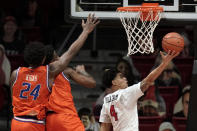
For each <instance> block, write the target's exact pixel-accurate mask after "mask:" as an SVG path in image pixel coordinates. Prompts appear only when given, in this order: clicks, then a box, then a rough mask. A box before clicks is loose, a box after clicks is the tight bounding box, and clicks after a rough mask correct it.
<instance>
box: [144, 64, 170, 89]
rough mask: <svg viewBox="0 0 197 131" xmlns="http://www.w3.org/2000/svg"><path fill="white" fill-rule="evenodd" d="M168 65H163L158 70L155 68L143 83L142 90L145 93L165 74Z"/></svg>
mask: <svg viewBox="0 0 197 131" xmlns="http://www.w3.org/2000/svg"><path fill="white" fill-rule="evenodd" d="M167 65H168V63H163V62H162V63H161V64H160V65H159V66H158V67H157V68H155V69H154V70H153V71H152V72H151V73H150V74H149V75H148V76H147V77H146V78H145V79H144V80H143V81H142V83H141V90H142V92H145V91H146V90H147V89H148V88H149V86H150V85H152V84H153V83H154V81H155V80H156V79H157V78H158V77H159V75H160V74H161V73H162V72H163V70H164V69H165V67H166V66H167Z"/></svg>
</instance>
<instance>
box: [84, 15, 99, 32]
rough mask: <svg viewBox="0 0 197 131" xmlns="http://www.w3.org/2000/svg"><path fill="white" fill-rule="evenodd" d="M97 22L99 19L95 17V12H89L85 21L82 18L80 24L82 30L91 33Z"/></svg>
mask: <svg viewBox="0 0 197 131" xmlns="http://www.w3.org/2000/svg"><path fill="white" fill-rule="evenodd" d="M98 23H100V21H99V20H98V18H96V17H95V14H89V15H88V18H87V20H86V22H85V21H84V20H82V24H81V25H82V28H83V31H87V32H88V33H91V32H92V31H93V30H94V28H95V27H96V25H97V24H98Z"/></svg>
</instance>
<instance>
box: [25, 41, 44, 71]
mask: <svg viewBox="0 0 197 131" xmlns="http://www.w3.org/2000/svg"><path fill="white" fill-rule="evenodd" d="M44 57H45V46H44V44H43V43H41V42H37V41H36V42H31V43H29V44H28V45H27V46H26V47H25V50H24V60H25V62H26V63H27V64H28V65H29V66H30V65H31V66H34V67H38V66H41V65H42V61H43V59H44Z"/></svg>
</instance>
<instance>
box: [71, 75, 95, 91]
mask: <svg viewBox="0 0 197 131" xmlns="http://www.w3.org/2000/svg"><path fill="white" fill-rule="evenodd" d="M70 76H71V77H72V79H73V80H74V81H75V82H76V83H78V84H79V85H81V86H84V87H87V88H94V87H96V81H95V80H94V79H93V77H91V76H90V75H88V76H85V75H83V74H80V73H77V72H76V71H72V73H70Z"/></svg>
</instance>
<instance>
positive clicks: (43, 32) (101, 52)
mask: <svg viewBox="0 0 197 131" xmlns="http://www.w3.org/2000/svg"><path fill="white" fill-rule="evenodd" d="M28 1H30V3H31V2H32V3H34V2H35V3H36V5H34V4H32V8H31V7H30V6H28V5H29V4H28ZM142 3H159V5H160V6H162V7H163V9H164V12H163V15H162V18H161V21H160V22H159V23H158V25H157V27H156V28H155V31H154V33H153V39H152V41H153V45H154V52H153V53H150V54H141V53H136V54H134V55H130V56H129V57H128V58H129V60H130V61H132V63H133V64H131V65H132V66H131V68H136V70H137V72H138V73H139V74H140V77H139V79H138V81H141V80H142V79H143V78H145V77H146V76H147V75H148V74H149V73H150V71H151V70H152V69H153V68H154V67H155V65H156V63H157V62H156V58H157V56H158V53H159V51H160V50H161V51H163V49H162V45H161V43H162V38H163V36H164V35H165V34H167V33H169V32H177V33H179V34H181V36H182V37H183V38H184V42H185V47H184V50H183V51H182V52H181V53H180V55H179V56H177V57H176V58H174V59H173V64H172V66H170V67H169V69H165V71H164V72H165V73H172V72H173V71H174V72H175V73H176V74H177V77H176V81H175V82H172V79H171V78H169V79H168V80H166V81H165V80H164V82H163V83H164V84H161V83H159V82H158V83H157V81H156V83H157V84H155V86H154V87H155V88H156V91H155V92H157V93H155V92H154V93H155V95H156V94H157V95H159V97H160V96H161V98H162V100H163V101H162V102H163V104H164V106H165V107H166V108H165V111H161V112H159V108H158V107H154V108H155V109H156V111H157V115H151V114H145V113H144V112H143V111H144V104H143V99H142V100H141V99H140V100H139V105H138V106H139V110H138V115H139V131H159V127H160V125H161V123H163V122H165V121H168V122H170V123H171V124H172V125H173V126H174V128H175V129H176V131H186V130H187V131H197V126H196V125H195V123H196V121H197V104H196V101H195V100H196V99H197V95H196V94H197V88H196V87H197V37H196V36H197V0H1V1H0V22H1V23H0V45H3V46H4V48H5V50H4V49H3V48H1V46H0V49H1V50H0V51H1V52H0V60H1V61H0V65H1V69H0V77H1V80H0V131H10V130H11V129H10V125H11V120H12V118H13V114H12V103H11V92H10V88H11V87H10V86H9V82H8V81H9V78H10V73H11V71H13V70H15V69H17V68H18V67H19V66H26V63H25V62H24V60H23V51H24V47H25V45H27V44H29V43H31V42H33V41H39V42H42V43H44V44H45V45H52V46H53V47H54V49H55V50H56V52H57V54H58V55H62V53H63V52H65V51H66V50H67V49H68V47H69V46H70V45H71V44H72V42H74V41H75V40H76V39H77V37H78V36H79V34H80V33H81V31H82V28H81V21H82V19H84V20H85V19H86V18H87V16H88V14H89V13H95V16H96V17H98V18H99V19H100V24H99V25H98V26H97V27H96V29H95V30H94V31H93V32H92V33H91V34H90V35H89V36H88V39H87V40H86V43H85V44H84V46H83V47H82V49H81V50H80V51H79V53H78V54H77V55H76V56H75V57H74V58H73V59H72V61H71V62H70V64H69V66H70V67H72V68H73V69H75V67H76V66H77V65H84V66H85V70H86V71H87V73H88V74H89V75H91V76H92V77H93V78H94V80H95V81H96V87H95V88H91V89H88V88H85V87H83V86H81V85H79V84H77V83H76V82H75V81H73V80H70V83H71V87H72V95H73V100H74V103H75V107H76V110H77V111H79V110H80V109H82V108H87V109H89V110H90V115H91V116H93V118H94V121H95V122H98V123H99V121H98V119H99V115H100V108H97V107H99V106H102V104H100V103H99V102H101V103H102V99H99V98H102V95H104V94H105V87H104V86H103V83H102V76H103V73H104V71H105V69H108V68H112V67H116V64H117V62H118V60H119V59H120V58H122V57H123V56H126V55H127V52H128V39H127V34H126V32H125V30H124V27H123V25H122V23H121V21H120V18H119V15H118V13H117V11H116V9H117V8H118V7H125V6H139V5H141V4H142ZM28 7H29V8H28ZM31 12H32V13H31ZM10 21H12V22H14V23H15V27H16V33H15V34H14V35H13V36H14V37H13V38H10V37H8V36H7V37H6V35H5V23H6V22H10ZM13 39H14V40H13ZM2 52H3V53H4V54H5V56H6V57H7V60H8V61H9V62H5V60H4V59H5V58H4V57H2V56H3V55H1V53H2ZM3 53H2V54H3ZM173 77H174V76H173ZM174 79H175V78H173V80H174ZM1 81H2V82H1ZM185 87H186V88H188V87H190V88H191V89H190V90H191V91H190V92H191V95H190V101H189V104H188V108H189V109H188V110H189V111H188V116H185V114H184V113H183V112H182V110H184V106H183V104H182V98H183V97H182V94H183V92H184V90H185V89H184V88H185ZM147 94H148V93H147ZM155 97H156V96H155ZM150 99H151V100H152V98H150ZM152 101H154V102H158V101H156V100H155V99H154V100H152ZM178 101H179V102H178ZM160 102H161V101H160ZM98 103H99V104H100V105H99V106H97V104H98ZM158 103H159V102H158ZM146 104H147V103H146ZM148 106H152V105H151V104H150V105H148ZM178 112H181V113H182V116H175V114H176V113H178ZM92 131H94V130H92Z"/></svg>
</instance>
